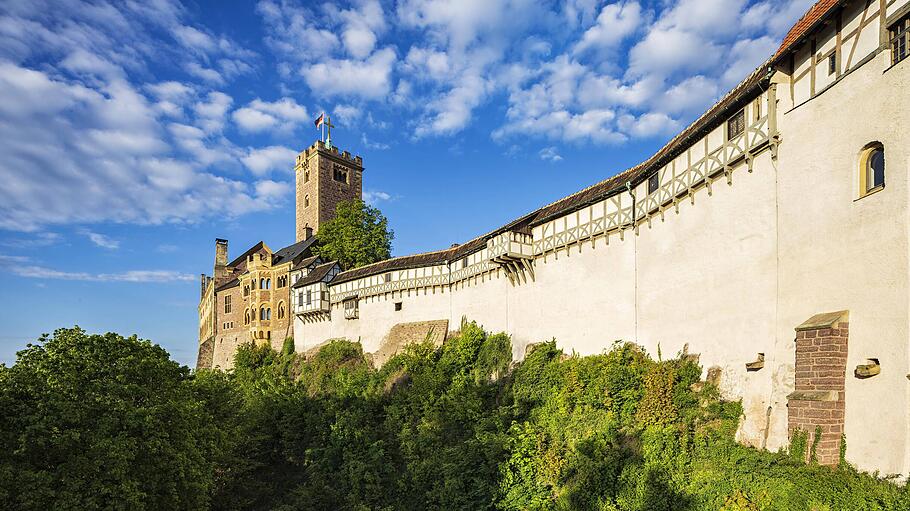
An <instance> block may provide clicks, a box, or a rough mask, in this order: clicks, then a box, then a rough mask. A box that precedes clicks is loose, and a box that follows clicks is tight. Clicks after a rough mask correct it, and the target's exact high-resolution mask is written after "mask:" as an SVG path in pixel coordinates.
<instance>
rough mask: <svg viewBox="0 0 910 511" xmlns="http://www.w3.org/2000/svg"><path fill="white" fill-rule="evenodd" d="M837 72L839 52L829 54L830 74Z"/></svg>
mask: <svg viewBox="0 0 910 511" xmlns="http://www.w3.org/2000/svg"><path fill="white" fill-rule="evenodd" d="M835 73H837V52H833V53H831V55H828V76H831V75H833V74H835Z"/></svg>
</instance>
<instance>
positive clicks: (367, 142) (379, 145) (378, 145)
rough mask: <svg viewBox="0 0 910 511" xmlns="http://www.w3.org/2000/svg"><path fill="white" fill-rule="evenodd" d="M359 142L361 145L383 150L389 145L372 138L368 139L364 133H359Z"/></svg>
mask: <svg viewBox="0 0 910 511" xmlns="http://www.w3.org/2000/svg"><path fill="white" fill-rule="evenodd" d="M360 143H361V144H363V146H364V147H366V148H367V149H376V150H379V151H385V150H386V149H388V148H389V147H390V146H389V144H384V143H382V142H376V141H374V140H370V139H369V138H367V134H366V133H361V134H360Z"/></svg>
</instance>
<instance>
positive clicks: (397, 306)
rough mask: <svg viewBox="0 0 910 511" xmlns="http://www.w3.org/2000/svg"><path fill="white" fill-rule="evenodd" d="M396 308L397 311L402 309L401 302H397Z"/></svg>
mask: <svg viewBox="0 0 910 511" xmlns="http://www.w3.org/2000/svg"><path fill="white" fill-rule="evenodd" d="M395 310H396V311H400V310H401V302H395Z"/></svg>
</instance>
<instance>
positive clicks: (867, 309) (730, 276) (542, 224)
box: [197, 0, 910, 475]
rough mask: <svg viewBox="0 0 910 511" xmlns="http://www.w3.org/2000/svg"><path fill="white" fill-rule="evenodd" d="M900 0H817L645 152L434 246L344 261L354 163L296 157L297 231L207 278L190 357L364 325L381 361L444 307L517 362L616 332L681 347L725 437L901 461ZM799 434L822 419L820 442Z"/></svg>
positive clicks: (219, 361) (908, 141) (905, 234)
mask: <svg viewBox="0 0 910 511" xmlns="http://www.w3.org/2000/svg"><path fill="white" fill-rule="evenodd" d="M908 53H910V0H849V1H838V0H821V1H819V2H817V3H816V4H815V5H814V6H813V7H812V8H811V9H810V11H809V12H808V13H807V14H806V15H805V16H804V17H803V18H802V19H801V20H800V21H799V22H798V23H797V24H796V25H795V26H794V27H793V28H792V29H791V30H790V32H789V33H788V34H787V36H786V38H785V39H784V41H783V42H782V44H781V46H780V48H779V49H778V51H777V52H776V53H775V54H774V55H772V56H770V58H769V59H768V60H767V61H766V62H765V63H764V64H763V65H762V66H761V67H759V68H758V69H757V70H756V71H755V72H753V73H752V74H751V75H750V76H749V77H747V78H746V79H745V80H744V81H743V82H742V83H740V84H739V85H738V86H736V87H735V88H734V89H733V90H732V91H731V92H729V93H728V94H727V95H726V96H724V97H723V98H722V99H721V100H720V101H718V102H717V103H716V104H715V105H714V106H712V107H711V108H710V109H709V110H708V111H707V112H706V113H705V114H704V115H702V116H701V117H700V118H699V119H698V120H696V121H695V122H694V123H692V124H691V125H690V126H688V127H687V128H686V129H685V130H684V131H682V132H681V133H680V134H678V135H677V136H676V137H675V138H673V139H672V140H671V141H670V142H669V143H668V144H667V145H666V146H664V147H663V148H662V149H661V150H660V151H658V152H657V153H656V154H655V155H653V156H652V157H651V158H649V159H648V160H647V161H645V162H643V163H641V164H639V165H637V166H635V167H633V168H631V169H628V170H626V171H624V172H621V173H619V174H618V175H616V176H613V177H611V178H609V179H606V180H604V181H602V182H599V183H597V184H595V185H593V186H591V187H589V188H586V189H584V190H581V191H579V192H577V193H575V194H573V195H570V196H568V197H565V198H563V199H560V200H558V201H556V202H554V203H552V204H549V205H546V206H544V207H542V208H539V209H537V210H535V211H533V212H531V213H529V214H527V215H525V216H523V217H521V218H518V219H516V220H514V221H512V222H510V223H509V224H507V225H504V226H502V227H501V228H499V229H496V230H495V231H493V232H490V233H487V234H484V235H483V236H479V237H477V238H475V239H473V240H470V241H468V242H466V243H462V244H460V245H453V246H452V247H451V248H448V249H445V250H440V251H437V252H429V253H425V254H417V255H410V256H404V257H395V258H392V259H389V260H386V261H382V262H379V263H375V264H372V265H369V266H365V267H360V268H356V269H353V270H349V271H340V268H339V267H338V266H337V265H336V264H335V263H333V262H331V261H321V260H319V258H318V257H315V256H314V255H312V254H311V252H310V251H311V246H312V243H313V237H312V233H313V232H314V230H318V226H319V224H320V223H321V222H325V221H326V219H327V218H330V217H331V215H332V214H333V212H334V208H335V205H336V204H337V203H338V201H340V200H343V199H347V198H353V197H360V193H361V182H362V173H363V166H362V161H361V159H360V158H359V157H358V158H354V157H351V156H350V155H349V154H347V153H345V152H341V153H339V152H338V150H337V149H336V148H331V147H328V146H326V145H325V144H323V143H321V142H317V143H316V144H315V145H313V146H311V147H310V148H308V149H307V150H306V151H304V152H303V153H301V154H300V155H299V156H298V157H297V162H296V180H297V204H296V206H297V208H296V212H297V215H296V221H297V223H296V228H297V242H296V243H295V244H293V245H291V246H289V247H285V248H283V249H281V250H278V251H275V252H272V251H271V250H270V249H269V248H268V247H267V246H266V245H265V244H263V243H259V244H257V245H255V246H253V247H252V248H250V249H249V250H247V251H246V252H245V253H244V254H242V255H241V256H240V257H238V258H237V259H235V260H234V261H232V262H230V263H228V262H227V242H226V241H224V240H218V241H217V242H216V257H215V269H214V274H213V276H212V277H207V276H203V282H202V299H201V301H200V305H199V318H200V344H199V362H198V364H197V365H198V367H220V368H229V367H230V365H231V359H232V356H233V353H234V350H235V349H236V347H237V345H238V344H239V343H243V342H250V341H253V340H255V341H257V342H271V343H272V345H273V346H275V347H280V344H281V342H282V341H283V339H284V338H285V337H287V336H293V338H294V340H295V347H296V349H297V350H298V351H306V350H310V349H313V348H314V347H317V346H319V345H320V344H322V343H324V342H325V341H327V340H329V339H335V338H348V339H352V340H360V341H361V342H362V343H363V346H364V350H365V351H367V352H371V353H374V355H373V356H374V362H375V363H381V361H382V360H384V359H385V358H386V357H388V356H389V355H390V354H392V353H394V351H395V350H396V349H397V348H398V347H399V346H401V345H402V344H404V343H407V342H411V341H415V340H423V339H425V338H426V337H427V336H430V337H431V338H433V339H434V340H436V341H437V342H441V341H443V340H444V338H445V336H446V333H447V332H448V331H449V330H455V329H457V328H458V325H459V322H460V320H461V318H462V317H467V318H469V319H472V320H476V321H478V323H480V324H482V325H483V326H484V327H485V328H486V329H487V330H491V331H505V332H507V333H509V334H510V335H511V336H512V340H513V354H514V357H515V358H516V359H520V358H522V357H523V356H524V354H525V353H526V350H527V349H529V348H530V346H531V345H532V344H533V343H535V342H539V341H542V340H547V339H550V338H552V337H555V338H556V340H557V343H558V345H559V346H560V347H562V348H563V349H564V350H566V351H567V352H576V353H579V354H583V355H584V354H591V353H599V352H601V351H603V350H605V349H608V348H609V347H610V346H611V344H612V343H613V341H615V340H618V339H621V340H626V341H634V342H636V343H638V344H640V345H642V346H644V347H645V348H646V349H647V350H648V351H649V352H651V353H652V354H653V353H657V351H658V349H660V350H661V351H662V352H663V353H677V352H684V353H688V354H689V356H698V357H699V360H700V363H701V364H702V366H703V367H704V368H705V371H706V377H709V378H711V379H714V380H715V381H716V382H717V383H718V385H719V387H720V389H721V391H722V393H723V394H724V395H725V396H727V397H729V398H734V399H741V400H742V403H743V409H744V417H743V419H742V422H741V425H740V428H739V431H738V433H737V435H738V438H739V440H740V441H741V442H743V443H746V444H749V445H753V446H756V447H760V448H765V449H770V450H777V449H779V448H783V447H786V446H787V445H788V442H789V438H790V436H791V435H792V434H793V432H794V431H796V430H797V429H800V430H803V431H806V432H808V433H809V435H810V441H811V442H813V443H816V442H817V456H818V459H819V460H820V461H821V462H822V463H826V464H833V463H836V462H837V460H838V459H839V455H840V449H841V447H842V446H843V444H842V439H843V438H846V439H847V443H846V458H847V460H848V461H850V462H852V463H854V464H855V465H857V466H858V467H859V468H860V469H864V470H879V471H881V472H882V473H884V474H904V475H906V474H908V473H910V381H908V379H910V218H908V215H910V208H908V205H910V130H908V125H910V59H907V58H906V57H907V56H908ZM816 432H820V433H821V436H820V437H819V438H817V439H816V438H815V435H816Z"/></svg>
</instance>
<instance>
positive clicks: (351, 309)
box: [344, 297, 360, 319]
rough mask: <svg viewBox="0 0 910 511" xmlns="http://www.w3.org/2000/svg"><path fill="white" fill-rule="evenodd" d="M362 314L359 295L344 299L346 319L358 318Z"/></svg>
mask: <svg viewBox="0 0 910 511" xmlns="http://www.w3.org/2000/svg"><path fill="white" fill-rule="evenodd" d="M359 315H360V303H359V301H358V300H357V297H353V298H349V299H347V300H345V301H344V319H357V318H358V316H359Z"/></svg>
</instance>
